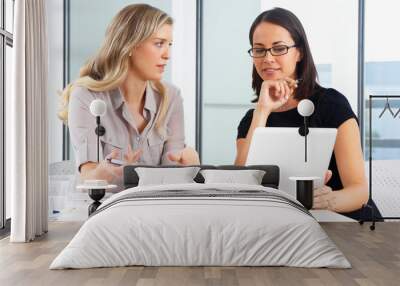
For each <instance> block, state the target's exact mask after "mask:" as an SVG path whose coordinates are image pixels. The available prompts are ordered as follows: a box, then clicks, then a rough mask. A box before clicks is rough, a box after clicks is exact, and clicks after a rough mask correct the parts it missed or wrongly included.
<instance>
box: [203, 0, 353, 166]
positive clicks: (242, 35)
mask: <svg viewBox="0 0 400 286" xmlns="http://www.w3.org/2000/svg"><path fill="white" fill-rule="evenodd" d="M305 2H307V4H305ZM203 6H204V7H203V43H202V44H203V74H202V75H203V85H202V87H203V114H202V115H203V120H202V125H203V129H202V130H203V135H202V157H203V163H206V164H232V163H233V161H234V158H235V155H236V147H235V141H236V135H237V129H236V128H237V126H238V124H239V121H240V119H241V118H242V117H243V116H244V114H245V112H246V111H247V110H248V109H250V108H252V106H253V105H252V104H251V99H253V97H252V95H253V91H252V89H251V70H252V61H251V58H250V57H249V56H248V54H247V52H246V51H247V50H248V49H249V48H250V44H249V40H248V33H249V30H250V26H251V24H252V22H253V21H254V19H255V18H256V17H257V16H258V15H259V14H260V13H261V12H262V11H265V10H268V9H272V8H274V7H282V8H285V9H288V10H290V11H292V12H293V13H295V14H296V15H297V17H298V18H299V19H300V21H301V22H302V23H303V26H304V28H305V30H306V34H307V37H308V40H309V43H310V46H311V51H312V53H313V57H314V61H315V63H316V66H317V70H318V73H319V81H320V83H321V85H323V86H325V87H333V88H335V89H337V90H339V91H340V92H342V93H343V94H344V95H345V96H346V97H347V98H348V100H349V102H350V104H351V106H352V108H353V110H354V112H355V113H357V16H358V1H356V0H352V1H348V0H334V1H318V0H306V1H291V0H258V1H255V0H253V1H247V2H240V1H236V2H235V3H234V4H232V3H231V1H227V0H225V1H211V0H205V1H203ZM309 7H313V9H310V8H309ZM338 15H340V21H337V19H338Z"/></svg>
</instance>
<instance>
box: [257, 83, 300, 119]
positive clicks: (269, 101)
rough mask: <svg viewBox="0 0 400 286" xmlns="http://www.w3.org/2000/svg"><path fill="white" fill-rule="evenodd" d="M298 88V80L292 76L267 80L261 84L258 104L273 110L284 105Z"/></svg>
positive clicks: (269, 110)
mask: <svg viewBox="0 0 400 286" xmlns="http://www.w3.org/2000/svg"><path fill="white" fill-rule="evenodd" d="M295 88H297V82H296V81H295V80H294V79H291V78H284V79H280V80H265V81H264V82H263V83H262V85H261V91H260V96H259V98H258V102H257V105H258V107H259V108H261V109H262V110H265V111H267V112H269V113H270V112H273V111H275V110H277V109H278V108H280V107H281V106H282V105H284V104H285V103H286V102H287V101H288V100H289V97H290V96H291V95H292V93H293V91H294V89H295Z"/></svg>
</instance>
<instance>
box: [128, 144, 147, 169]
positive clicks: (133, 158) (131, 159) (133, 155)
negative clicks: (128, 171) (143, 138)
mask: <svg viewBox="0 0 400 286" xmlns="http://www.w3.org/2000/svg"><path fill="white" fill-rule="evenodd" d="M142 153H143V152H142V149H138V150H136V151H133V150H132V147H131V145H128V152H127V153H126V154H125V155H124V160H125V164H124V165H129V164H134V163H136V162H137V161H138V160H139V159H140V156H141V155H142Z"/></svg>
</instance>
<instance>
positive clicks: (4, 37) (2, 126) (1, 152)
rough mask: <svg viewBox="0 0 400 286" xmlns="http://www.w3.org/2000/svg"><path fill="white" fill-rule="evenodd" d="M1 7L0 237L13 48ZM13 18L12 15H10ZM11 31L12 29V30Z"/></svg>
mask: <svg viewBox="0 0 400 286" xmlns="http://www.w3.org/2000/svg"><path fill="white" fill-rule="evenodd" d="M0 1H1V2H0V5H1V21H0V62H1V63H2V65H1V66H0V118H1V122H0V237H2V236H5V235H7V234H8V233H9V232H10V224H11V223H10V222H11V219H7V217H6V214H7V212H6V201H7V200H6V188H5V180H6V178H5V165H6V164H5V154H6V151H5V132H6V122H5V121H6V118H5V104H6V96H5V94H6V82H5V74H6V50H7V46H8V47H10V48H13V41H14V37H13V33H10V32H9V31H7V30H6V20H7V19H6V17H7V16H9V15H6V2H5V1H6V0H0ZM10 1H12V5H13V9H12V11H13V13H14V7H15V0H10ZM11 17H14V15H11ZM12 30H13V29H12Z"/></svg>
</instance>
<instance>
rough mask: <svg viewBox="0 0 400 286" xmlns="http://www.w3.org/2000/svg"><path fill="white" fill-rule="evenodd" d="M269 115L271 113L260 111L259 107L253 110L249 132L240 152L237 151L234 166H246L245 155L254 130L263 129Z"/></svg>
mask: <svg viewBox="0 0 400 286" xmlns="http://www.w3.org/2000/svg"><path fill="white" fill-rule="evenodd" d="M270 113H271V112H270V111H269V110H265V109H262V108H260V107H259V106H257V107H256V109H254V112H253V119H252V121H251V125H250V128H249V131H248V132H247V136H246V139H245V141H244V144H243V145H242V146H241V148H240V150H238V154H237V157H236V160H235V165H238V166H244V165H245V164H246V160H247V155H248V153H249V148H250V143H251V140H252V138H253V133H254V130H256V128H257V127H265V125H266V123H267V119H268V116H269V115H270Z"/></svg>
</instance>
